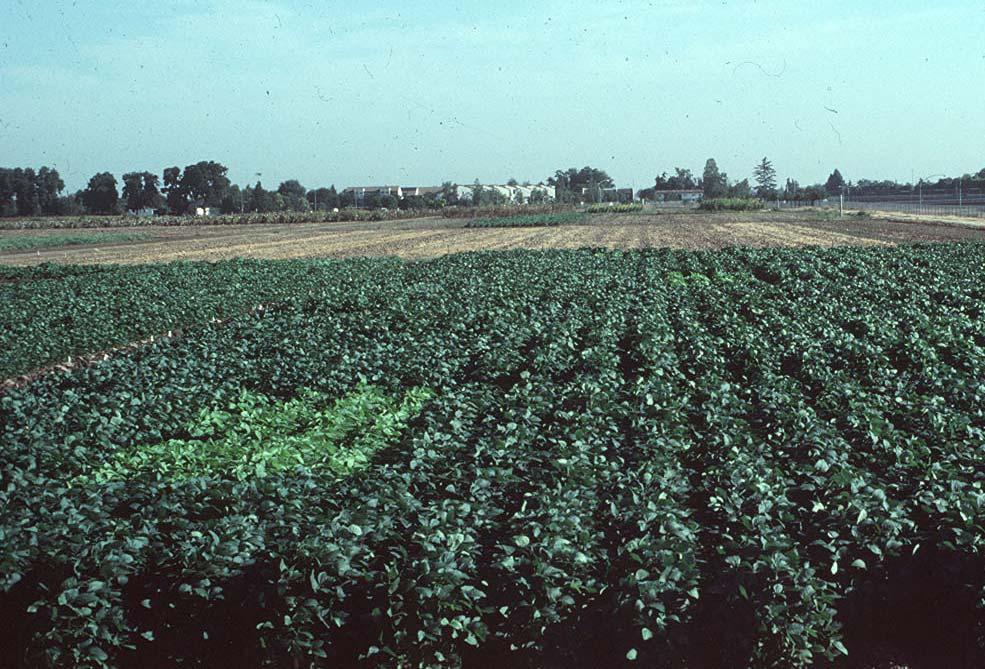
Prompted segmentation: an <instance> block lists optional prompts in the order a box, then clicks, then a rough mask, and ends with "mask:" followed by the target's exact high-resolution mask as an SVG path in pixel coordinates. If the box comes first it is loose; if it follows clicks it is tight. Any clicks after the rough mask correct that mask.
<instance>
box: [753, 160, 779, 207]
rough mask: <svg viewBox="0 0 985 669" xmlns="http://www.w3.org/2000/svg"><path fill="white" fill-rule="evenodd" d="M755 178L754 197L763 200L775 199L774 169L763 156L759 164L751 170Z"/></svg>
mask: <svg viewBox="0 0 985 669" xmlns="http://www.w3.org/2000/svg"><path fill="white" fill-rule="evenodd" d="M753 175H754V176H755V177H756V195H757V196H759V197H761V198H763V199H772V198H774V197H776V169H774V167H773V163H771V162H770V161H769V160H768V159H767V158H766V157H765V156H763V160H762V162H761V163H759V164H758V165H756V169H754V170H753Z"/></svg>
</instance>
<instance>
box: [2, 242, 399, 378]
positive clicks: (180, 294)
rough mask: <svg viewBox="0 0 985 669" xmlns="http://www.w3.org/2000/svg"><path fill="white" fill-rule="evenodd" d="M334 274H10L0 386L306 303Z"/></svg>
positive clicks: (197, 268) (325, 266)
mask: <svg viewBox="0 0 985 669" xmlns="http://www.w3.org/2000/svg"><path fill="white" fill-rule="evenodd" d="M384 264H385V263H384ZM335 267H336V263H334V262H333V261H310V262H309V261H297V262H284V263H276V262H274V263H271V262H264V261H255V260H233V261H223V262H218V263H207V262H187V263H171V264H167V265H140V266H115V267H114V266H108V267H102V268H99V270H98V271H96V270H92V271H88V269H87V270H85V271H81V270H79V269H78V268H58V267H56V266H51V265H49V266H47V268H48V269H46V270H43V269H39V268H33V269H27V268H25V269H18V270H14V269H7V270H5V271H4V272H3V273H2V274H0V276H2V277H3V280H2V281H0V304H4V305H5V308H4V309H3V310H0V377H2V378H8V377H11V376H13V375H15V374H19V373H25V372H28V371H31V370H33V369H36V368H38V367H41V366H43V365H46V364H49V363H54V362H63V361H65V359H66V358H68V357H70V356H76V355H81V354H84V353H95V352H97V351H102V350H104V349H109V348H113V347H116V346H120V345H124V344H128V343H131V342H134V341H139V340H142V339H144V338H147V337H150V336H160V335H164V334H166V333H167V332H168V331H172V330H176V329H183V328H186V327H189V326H194V325H197V324H201V323H206V322H208V321H210V320H212V319H224V318H228V317H229V316H234V315H236V314H240V313H243V312H245V311H249V310H251V309H254V308H256V307H260V306H264V305H269V304H270V303H275V302H278V301H281V300H284V299H286V298H288V297H292V296H293V297H298V296H301V295H305V294H307V293H309V292H312V291H317V290H318V289H319V288H321V287H322V286H323V285H324V284H327V283H330V282H332V281H335V280H337V276H338V275H339V274H340V272H338V271H336V270H335V269H334V268H335ZM348 271H349V270H348V268H346V269H345V270H342V271H341V274H343V275H344V274H347V273H348Z"/></svg>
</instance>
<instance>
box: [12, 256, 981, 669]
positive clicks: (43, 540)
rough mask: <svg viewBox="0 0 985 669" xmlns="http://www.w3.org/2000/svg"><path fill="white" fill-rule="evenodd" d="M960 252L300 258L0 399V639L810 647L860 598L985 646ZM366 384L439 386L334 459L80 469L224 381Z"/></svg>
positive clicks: (928, 644) (63, 647)
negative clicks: (242, 300) (414, 411)
mask: <svg viewBox="0 0 985 669" xmlns="http://www.w3.org/2000/svg"><path fill="white" fill-rule="evenodd" d="M983 262H985V248H983V247H982V246H978V245H949V246H948V245H939V246H923V247H900V248H890V249H878V250H869V249H859V248H847V249H827V250H823V249H822V250H777V249H755V250H752V249H736V250H732V251H727V252H722V253H691V252H684V251H670V250H648V251H644V252H629V253H624V252H617V251H589V250H582V251H550V252H542V253H538V252H509V253H501V254H496V253H474V254H463V255H456V256H449V257H445V258H442V259H439V260H435V261H430V262H423V263H399V262H394V261H387V260H360V261H346V262H339V263H309V266H310V268H311V269H310V274H309V275H308V276H307V277H304V276H300V275H298V274H294V275H292V276H291V280H292V281H294V283H295V284H296V290H297V295H296V296H295V297H288V298H285V299H284V300H283V301H282V302H281V304H280V305H279V306H278V307H277V308H272V309H268V310H264V311H257V312H251V313H247V314H243V315H240V316H236V317H233V318H231V319H229V320H227V321H225V322H223V323H203V324H201V325H199V326H196V327H191V328H188V329H187V330H186V332H185V333H184V335H183V336H182V337H180V338H176V339H169V340H162V341H156V342H154V343H153V344H149V345H147V346H145V347H142V348H139V349H136V350H133V351H131V352H128V353H126V354H125V355H120V356H117V357H113V358H111V359H109V360H106V361H103V362H100V363H98V364H95V365H93V366H91V367H88V368H85V369H76V370H71V371H67V372H58V373H53V374H50V375H47V376H44V377H42V378H40V379H38V380H37V381H35V382H34V383H32V384H30V385H27V386H24V387H21V388H17V389H11V390H9V391H8V392H7V393H6V394H4V395H3V396H0V426H2V428H0V429H2V432H0V540H2V543H0V546H2V549H0V593H2V594H0V619H2V620H4V621H5V624H4V627H3V629H2V630H0V635H5V638H4V639H3V640H5V641H6V642H7V646H6V647H7V648H8V649H9V650H8V651H7V653H6V654H5V656H4V658H3V660H2V661H6V662H8V663H11V662H12V663H13V664H14V666H17V664H18V663H19V664H20V666H32V667H34V666H121V667H141V668H142V669H143V668H146V667H150V666H276V667H281V666H288V667H289V666H300V667H309V666H319V667H320V666H325V667H329V666H351V665H354V664H361V665H364V666H376V665H380V664H382V665H387V666H418V665H420V666H438V665H453V666H454V665H465V666H538V667H541V666H544V667H568V666H619V665H621V664H622V663H625V662H627V661H629V660H630V659H635V661H636V662H637V664H639V665H640V666H677V667H679V666H688V667H715V666H725V667H735V666H796V665H806V664H810V663H812V662H816V663H817V664H819V665H821V666H826V665H827V663H828V662H829V658H838V657H841V656H842V655H843V653H844V652H845V651H846V650H847V651H848V652H850V653H852V657H854V656H856V655H859V656H864V654H865V650H866V647H867V646H866V644H871V643H872V641H873V637H871V634H874V633H876V631H878V629H881V627H880V623H879V621H880V620H881V619H885V620H887V621H891V622H892V623H893V625H892V627H893V628H894V629H896V630H898V631H897V632H896V637H892V638H904V637H909V638H910V639H913V640H915V641H916V643H911V646H910V647H911V648H916V649H917V650H919V651H921V652H923V653H925V654H924V655H923V656H919V657H921V658H922V660H919V661H922V662H923V664H922V665H918V664H916V662H917V661H918V660H914V664H913V665H912V666H982V662H981V660H982V659H983V652H985V649H983V648H982V647H981V645H980V644H981V642H980V641H979V640H980V639H982V638H983V629H985V613H983V610H982V608H981V601H982V598H983V595H985V561H983V559H982V554H981V551H982V546H983V545H985V543H983V542H985V450H983V444H985V433H983V428H985V414H983V408H982V407H983V406H985V403H983V399H985V388H983V386H982V381H981V379H982V378H983V377H985V348H983V347H985V316H983V312H982V307H981V304H982V299H983V298H985V275H983V274H982V272H981V267H982V264H983ZM286 265H287V266H290V267H294V266H295V264H294V263H288V264H286ZM261 266H263V267H265V268H267V269H265V270H264V271H267V272H269V273H270V276H271V277H276V276H281V275H282V274H281V272H280V270H275V269H274V268H275V267H278V266H279V265H278V264H277V263H274V262H269V263H257V264H255V265H243V266H242V267H243V268H244V269H246V268H247V267H249V268H251V271H259V269H258V268H259V267H261ZM180 269H181V271H185V272H189V273H193V274H194V273H196V272H206V271H207V270H206V266H200V265H185V266H181V268H180ZM211 269H212V270H213V271H215V270H216V269H217V267H212V268H211ZM66 271H67V270H66ZM176 271H177V270H176ZM288 274H289V273H288ZM86 278H88V279H89V280H91V281H93V282H94V283H95V284H96V285H100V283H99V282H100V281H102V280H103V272H94V271H89V270H86V271H83V272H80V273H79V274H78V275H73V274H66V275H65V278H64V279H62V280H63V281H72V280H78V281H82V280H84V279H86ZM34 280H38V281H47V280H53V279H43V278H35V279H34ZM210 285H211V287H212V288H215V287H216V283H215V282H213V283H212V284H210ZM117 290H118V291H121V292H125V290H126V289H125V288H123V287H122V286H120V287H118V288H117ZM209 290H210V288H207V287H203V288H200V291H201V293H202V299H206V295H207V294H208V293H209ZM106 308H108V307H104V309H106ZM364 380H365V381H364ZM363 382H365V383H368V384H370V385H372V386H373V387H375V388H379V389H380V392H381V393H385V395H386V396H388V397H391V398H398V397H402V394H403V393H404V392H406V390H407V389H409V388H415V387H427V388H431V389H433V391H434V396H433V397H432V398H431V399H430V400H428V401H427V402H426V403H425V404H424V405H423V406H422V407H421V411H420V413H419V414H418V415H417V416H416V418H412V419H408V420H407V423H406V428H405V429H403V430H402V431H401V432H400V434H399V435H397V436H395V438H394V440H393V442H392V445H390V446H389V447H388V448H384V449H380V450H378V451H376V452H375V456H374V457H373V459H372V461H371V462H370V463H369V464H368V466H366V467H365V468H363V469H360V470H357V471H354V472H352V473H351V474H350V475H348V476H346V477H340V476H338V474H337V473H336V472H333V471H328V470H318V469H311V468H306V467H303V466H302V467H299V468H296V469H279V470H275V471H272V472H271V471H266V472H264V474H265V475H264V476H256V477H249V478H245V479H242V480H241V479H240V478H239V477H235V476H227V475H224V474H223V473H222V472H221V471H216V472H210V474H211V476H203V477H191V478H180V479H179V480H169V479H166V478H161V479H157V478H154V477H138V478H136V479H131V480H113V481H110V482H107V483H95V482H93V483H86V484H80V481H81V478H80V477H91V476H92V475H93V474H94V473H95V472H98V471H101V470H102V468H104V467H105V466H106V464H107V463H111V462H115V461H117V458H119V457H120V456H119V454H120V453H121V452H123V453H125V452H127V451H128V450H129V449H132V448H133V447H134V446H135V445H139V444H156V443H161V442H165V441H167V440H169V439H181V440H187V439H189V438H190V437H192V435H190V434H189V433H188V426H189V425H191V424H195V422H196V417H197V416H199V415H200V412H201V411H202V409H203V408H206V409H208V408H209V407H215V406H218V405H221V404H222V403H225V402H228V401H230V400H231V399H235V398H236V397H238V396H239V393H241V392H242V390H243V389H246V390H248V391H249V392H250V393H254V394H261V395H263V396H265V397H268V398H271V402H274V403H278V404H279V405H281V406H288V405H291V402H293V401H295V399H296V398H298V397H301V398H302V401H303V395H299V393H301V392H302V391H301V390H300V389H310V391H305V392H316V393H319V394H321V395H322V396H324V397H331V398H345V397H348V396H350V393H352V392H353V391H354V390H355V389H357V388H359V386H360V384H361V383H363ZM357 392H359V391H357ZM291 406H293V405H291ZM227 413H230V412H227ZM261 423H262V421H261ZM921 603H925V605H923V606H921V605H920V604H921ZM935 630H936V631H940V630H946V631H947V632H948V634H949V635H950V636H947V637H946V638H947V639H949V641H948V643H946V644H940V643H938V644H937V645H934V643H933V641H934V640H937V641H939V640H940V639H941V638H945V637H943V636H940V635H938V636H935V634H937V632H936V631H935ZM867 634H868V635H870V636H866V635H867ZM881 638H882V637H880V639H881ZM887 638H888V637H887ZM914 652H916V651H914ZM914 657H918V656H914ZM832 661H834V660H832ZM904 663H905V662H904Z"/></svg>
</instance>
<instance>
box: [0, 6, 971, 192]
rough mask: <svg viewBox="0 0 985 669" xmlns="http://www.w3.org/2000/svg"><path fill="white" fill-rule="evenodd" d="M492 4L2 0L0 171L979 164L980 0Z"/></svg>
mask: <svg viewBox="0 0 985 669" xmlns="http://www.w3.org/2000/svg"><path fill="white" fill-rule="evenodd" d="M825 9H826V11H825V12H824V13H819V12H818V11H817V9H816V8H810V7H805V6H803V5H800V4H798V5H797V6H792V3H788V2H775V1H769V2H758V3H755V4H750V5H745V4H743V5H738V4H734V5H733V4H729V5H723V4H721V3H719V2H715V3H695V2H678V1H675V2H624V3H618V4H615V3H612V4H606V5H604V6H599V5H595V4H584V5H582V4H581V3H570V2H568V3H558V2H545V3H540V4H538V5H536V6H534V7H531V6H528V5H527V4H525V3H520V2H516V1H515V0H508V1H506V2H502V3H498V5H497V6H496V7H494V8H492V7H490V6H488V5H486V6H482V7H481V8H473V7H472V6H471V5H466V4H464V3H463V4H460V5H450V4H449V5H445V4H444V3H420V2H402V3H372V4H371V3H366V2H349V3H344V4H342V3H326V4H324V5H319V6H317V7H316V6H315V5H313V4H311V3H296V2H258V1H250V2H237V3H232V2H228V1H226V0H219V1H215V2H192V1H187V0H186V1H181V2H172V3H167V5H164V4H161V5H146V6H139V7H135V6H132V5H124V4H122V3H116V2H101V3H98V4H96V3H83V2H79V3H75V4H73V3H68V2H59V3H55V2H52V3H45V4H44V6H40V7H39V6H35V5H32V4H30V3H26V2H21V1H19V0H18V1H15V2H9V3H6V4H5V6H4V7H3V8H2V9H0V25H2V27H0V165H2V166H7V167H17V166H23V167H28V166H30V167H39V166H41V165H49V166H53V167H56V168H57V169H58V170H59V172H60V173H61V175H62V178H63V179H64V180H65V182H66V191H68V192H72V191H75V190H76V189H79V188H82V187H83V186H84V185H85V183H86V182H87V180H88V179H89V177H90V176H92V175H93V174H94V173H96V172H99V171H110V172H112V173H113V174H114V175H115V176H116V177H117V179H118V180H119V179H120V176H121V175H122V174H123V173H124V172H129V171H141V170H148V171H152V172H154V173H157V174H160V173H161V171H162V170H163V168H165V167H167V166H170V165H177V166H179V167H184V166H185V165H188V164H190V163H194V162H197V161H199V160H217V161H219V162H222V163H223V164H225V165H227V166H228V167H229V177H230V179H231V180H232V181H233V182H235V183H239V184H241V185H245V184H248V183H253V182H255V181H256V180H257V177H256V173H257V172H260V173H262V181H263V182H264V184H265V185H266V186H267V187H276V185H277V184H278V183H279V182H281V181H284V180H287V179H298V180H299V181H300V182H301V183H302V184H304V185H305V186H308V187H314V186H328V185H329V184H335V185H336V186H338V187H339V188H342V187H344V186H347V185H366V184H375V183H379V184H384V183H386V184H409V185H434V184H440V183H441V182H442V181H446V180H451V181H457V182H459V183H470V182H472V181H473V180H474V179H477V178H478V179H480V180H481V181H483V182H503V181H505V180H506V179H508V178H510V177H515V178H516V179H518V180H520V181H524V180H529V181H532V182H537V181H540V180H543V179H546V178H547V177H548V176H550V175H551V174H553V172H554V171H555V170H556V169H560V168H567V167H572V166H574V167H582V166H584V165H591V166H593V167H598V168H601V169H604V170H606V171H607V172H608V173H609V174H610V175H611V176H612V177H613V178H614V179H615V181H616V182H617V184H619V185H620V186H627V187H628V186H632V187H634V188H635V189H640V188H644V187H647V186H649V185H651V184H652V180H653V177H654V176H656V175H657V174H659V173H661V172H664V171H667V172H672V171H673V168H674V167H675V166H680V167H687V168H689V169H691V170H692V171H693V172H694V173H695V175H698V176H700V173H701V170H702V167H703V165H704V162H705V160H706V159H707V158H708V157H714V158H715V159H716V160H717V162H718V164H719V167H720V168H721V169H722V171H724V172H727V173H728V175H729V177H730V178H732V179H733V180H740V179H743V178H747V177H750V176H751V174H752V169H753V166H754V165H755V164H756V163H757V162H758V161H759V160H760V159H761V158H762V157H763V156H764V155H765V156H768V157H769V158H770V160H772V161H773V163H774V165H775V167H776V169H777V173H778V178H779V181H780V183H781V184H782V183H783V181H784V180H785V179H786V178H787V177H792V178H795V179H797V180H799V181H800V182H801V184H807V183H814V182H823V181H824V180H825V179H826V178H827V176H828V174H829V173H830V172H831V171H832V170H833V169H835V168H838V169H839V170H840V171H841V172H842V174H843V175H844V176H845V178H846V179H850V180H855V179H858V178H873V179H896V180H903V181H909V180H910V179H911V177H912V178H916V179H919V178H921V177H924V176H930V175H938V174H946V175H949V176H956V175H958V174H961V173H966V172H976V171H978V170H980V169H982V168H983V167H985V140H983V138H982V133H981V129H982V128H983V127H985V105H983V104H982V103H981V92H980V91H981V82H982V81H983V80H985V45H983V42H982V40H981V38H982V36H983V35H985V3H975V4H974V5H973V6H972V5H971V3H967V2H965V3H959V2H942V3H938V4H937V5H935V6H933V7H926V6H924V5H923V3H916V2H894V3H889V2H873V3H867V4H866V6H864V7H859V6H857V4H856V3H843V2H833V3H828V4H827V5H825Z"/></svg>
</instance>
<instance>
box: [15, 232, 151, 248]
mask: <svg viewBox="0 0 985 669" xmlns="http://www.w3.org/2000/svg"><path fill="white" fill-rule="evenodd" d="M145 239H151V236H150V235H148V234H146V233H139V232H138V233H126V232H94V233H89V234H81V235H47V236H43V237H42V236H33V237H23V236H20V237H0V251H9V250H28V249H39V248H49V247H53V246H81V245H85V244H116V243H121V242H134V241H143V240H145Z"/></svg>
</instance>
